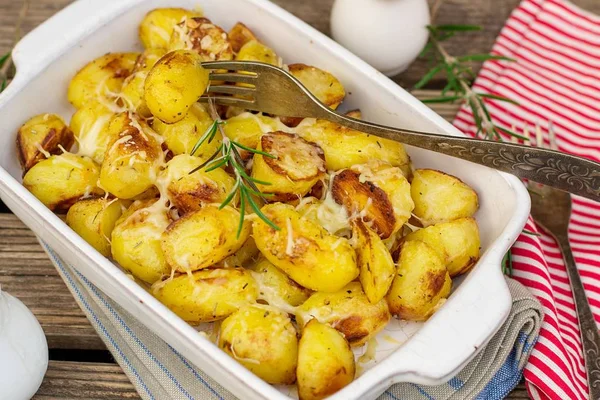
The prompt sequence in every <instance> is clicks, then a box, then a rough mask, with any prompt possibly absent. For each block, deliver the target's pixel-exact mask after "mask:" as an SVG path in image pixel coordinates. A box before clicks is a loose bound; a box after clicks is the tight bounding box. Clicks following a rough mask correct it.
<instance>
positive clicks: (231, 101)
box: [198, 96, 256, 110]
mask: <svg viewBox="0 0 600 400" xmlns="http://www.w3.org/2000/svg"><path fill="white" fill-rule="evenodd" d="M211 100H212V101H214V102H215V103H216V104H219V105H222V106H234V107H240V108H247V109H249V110H256V103H255V102H254V100H244V99H239V98H237V97H229V96H202V97H200V98H199V99H198V101H199V102H200V103H209V102H210V101H211Z"/></svg>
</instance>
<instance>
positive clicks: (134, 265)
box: [111, 200, 171, 284]
mask: <svg viewBox="0 0 600 400" xmlns="http://www.w3.org/2000/svg"><path fill="white" fill-rule="evenodd" d="M170 222H171V221H170V219H169V216H168V215H167V208H166V207H164V206H162V205H160V204H158V203H156V202H155V200H145V201H136V202H135V203H133V204H132V205H131V206H130V207H129V208H128V209H127V211H125V213H123V215H122V216H121V218H120V219H119V220H118V221H117V223H116V225H115V228H114V229H113V231H112V236H111V237H112V240H111V242H112V243H111V252H112V256H113V258H114V259H115V261H116V262H118V263H119V265H121V267H123V268H124V269H125V270H127V271H129V272H131V274H132V275H133V276H135V277H136V278H138V279H140V280H142V281H144V282H147V283H150V284H152V283H154V282H156V281H158V280H159V279H161V278H162V277H163V276H168V275H169V274H170V272H171V268H169V266H168V265H167V262H166V261H165V257H164V255H163V251H162V249H161V246H160V238H161V235H162V233H163V232H164V231H165V229H167V226H169V223H170Z"/></svg>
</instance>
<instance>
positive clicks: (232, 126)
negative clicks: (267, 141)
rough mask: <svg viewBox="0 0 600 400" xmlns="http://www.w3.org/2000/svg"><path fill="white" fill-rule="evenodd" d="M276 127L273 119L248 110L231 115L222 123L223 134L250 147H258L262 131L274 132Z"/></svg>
mask: <svg viewBox="0 0 600 400" xmlns="http://www.w3.org/2000/svg"><path fill="white" fill-rule="evenodd" d="M277 128H278V124H277V121H276V120H275V119H273V118H271V117H267V116H265V115H261V114H252V113H249V112H245V113H243V114H239V115H236V116H235V117H231V118H229V119H227V121H226V122H225V125H223V130H224V131H225V136H227V137H228V138H229V139H231V140H234V141H236V142H238V143H241V144H242V145H244V146H246V147H250V148H252V149H256V148H257V147H258V145H259V142H260V137H261V136H262V135H263V134H264V133H268V132H274V131H276V130H278V129H277Z"/></svg>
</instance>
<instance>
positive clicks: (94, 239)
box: [67, 198, 127, 257]
mask: <svg viewBox="0 0 600 400" xmlns="http://www.w3.org/2000/svg"><path fill="white" fill-rule="evenodd" d="M125 204H127V202H124V201H122V200H116V199H115V200H108V199H105V198H98V199H86V200H79V201H78V202H77V203H75V204H73V205H72V206H71V208H69V212H67V225H69V226H70V227H71V229H73V230H74V231H75V232H76V233H77V234H78V235H79V236H81V237H82V238H83V239H84V240H85V241H86V242H88V243H89V244H91V245H92V246H93V247H94V248H95V249H96V250H98V252H99V253H100V254H102V255H103V256H104V257H109V256H110V254H111V252H110V237H111V235H112V231H113V229H114V227H115V223H116V222H117V220H118V219H119V218H120V217H121V213H122V208H123V207H124V205H125Z"/></svg>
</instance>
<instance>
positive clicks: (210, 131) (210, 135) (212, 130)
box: [190, 119, 223, 156]
mask: <svg viewBox="0 0 600 400" xmlns="http://www.w3.org/2000/svg"><path fill="white" fill-rule="evenodd" d="M222 123H223V121H221V120H218V119H217V120H215V121H213V123H212V124H210V126H209V127H208V128H207V129H206V131H204V133H203V134H202V136H200V139H198V141H197V142H196V144H195V145H194V147H193V148H192V151H191V152H190V156H193V155H194V154H195V153H196V151H198V149H199V148H200V146H202V144H203V143H204V142H205V141H206V140H208V143H210V142H212V141H213V139H214V138H215V135H216V134H217V127H218V126H219V124H222Z"/></svg>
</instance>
